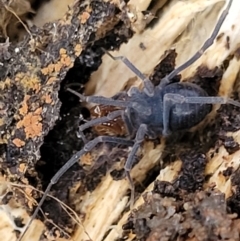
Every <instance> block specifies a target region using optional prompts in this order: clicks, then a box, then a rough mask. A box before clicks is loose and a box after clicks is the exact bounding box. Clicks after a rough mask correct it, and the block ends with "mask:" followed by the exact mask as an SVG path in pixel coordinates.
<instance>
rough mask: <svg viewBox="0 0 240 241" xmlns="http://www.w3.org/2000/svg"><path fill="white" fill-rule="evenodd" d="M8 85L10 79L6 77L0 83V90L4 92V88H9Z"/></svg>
mask: <svg viewBox="0 0 240 241" xmlns="http://www.w3.org/2000/svg"><path fill="white" fill-rule="evenodd" d="M10 84H11V79H10V78H8V77H7V78H6V79H5V80H4V81H1V82H0V89H1V90H4V89H5V88H6V87H9V86H10Z"/></svg>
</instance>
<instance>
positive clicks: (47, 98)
mask: <svg viewBox="0 0 240 241" xmlns="http://www.w3.org/2000/svg"><path fill="white" fill-rule="evenodd" d="M42 99H43V100H44V102H45V103H47V104H51V103H52V101H53V100H52V98H51V96H50V95H44V96H43V97H42Z"/></svg>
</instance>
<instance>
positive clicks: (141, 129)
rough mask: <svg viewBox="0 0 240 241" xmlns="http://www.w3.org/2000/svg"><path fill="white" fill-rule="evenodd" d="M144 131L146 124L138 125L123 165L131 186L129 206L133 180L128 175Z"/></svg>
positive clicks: (132, 192)
mask: <svg viewBox="0 0 240 241" xmlns="http://www.w3.org/2000/svg"><path fill="white" fill-rule="evenodd" d="M146 133H147V125H145V124H142V125H140V127H139V129H138V131H137V134H136V137H135V140H134V145H133V147H132V150H131V152H130V154H129V155H128V158H127V161H126V163H125V166H124V169H125V172H126V176H127V179H128V180H129V183H130V186H131V199H130V204H131V206H132V205H133V203H134V184H133V180H132V178H131V175H130V171H131V169H132V165H133V162H134V157H135V155H136V152H137V150H138V149H139V147H140V145H141V144H142V142H143V141H144V139H145V135H146Z"/></svg>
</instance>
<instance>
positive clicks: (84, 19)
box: [80, 12, 90, 24]
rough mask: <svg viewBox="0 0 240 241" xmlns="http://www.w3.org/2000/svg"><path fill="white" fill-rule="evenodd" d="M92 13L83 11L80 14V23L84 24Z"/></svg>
mask: <svg viewBox="0 0 240 241" xmlns="http://www.w3.org/2000/svg"><path fill="white" fill-rule="evenodd" d="M89 17H90V14H89V13H88V12H83V14H82V15H81V16H80V23H82V24H84V23H86V22H87V20H88V19H89Z"/></svg>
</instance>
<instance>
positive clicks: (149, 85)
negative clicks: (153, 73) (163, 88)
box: [102, 48, 154, 96]
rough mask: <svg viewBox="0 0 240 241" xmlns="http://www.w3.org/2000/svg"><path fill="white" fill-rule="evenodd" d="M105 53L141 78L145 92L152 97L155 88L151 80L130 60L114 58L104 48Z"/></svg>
mask: <svg viewBox="0 0 240 241" xmlns="http://www.w3.org/2000/svg"><path fill="white" fill-rule="evenodd" d="M102 49H103V51H104V52H105V53H106V54H107V55H108V56H110V57H111V58H112V59H113V60H120V61H122V62H123V63H124V64H125V65H126V66H127V67H128V68H129V69H130V70H131V71H132V72H133V73H134V74H135V75H137V77H139V78H140V79H141V80H142V82H143V84H144V87H145V88H144V92H145V93H146V94H147V95H148V96H152V95H153V93H154V86H153V84H152V82H151V81H150V80H149V78H148V77H147V76H145V75H144V74H142V72H141V71H140V70H139V69H137V67H135V66H134V65H133V64H132V63H131V62H130V60H128V59H127V58H126V57H124V56H113V55H111V54H110V53H109V52H108V51H106V50H105V49H104V48H102Z"/></svg>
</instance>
